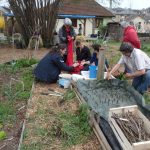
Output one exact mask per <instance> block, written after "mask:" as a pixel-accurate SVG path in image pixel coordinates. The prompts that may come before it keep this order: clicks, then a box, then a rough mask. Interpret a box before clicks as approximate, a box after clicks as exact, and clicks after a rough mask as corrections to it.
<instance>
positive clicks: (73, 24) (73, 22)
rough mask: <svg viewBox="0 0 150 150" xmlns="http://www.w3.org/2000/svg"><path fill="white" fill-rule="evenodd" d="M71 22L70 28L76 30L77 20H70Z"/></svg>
mask: <svg viewBox="0 0 150 150" xmlns="http://www.w3.org/2000/svg"><path fill="white" fill-rule="evenodd" d="M71 21H72V26H74V27H75V28H77V19H71Z"/></svg>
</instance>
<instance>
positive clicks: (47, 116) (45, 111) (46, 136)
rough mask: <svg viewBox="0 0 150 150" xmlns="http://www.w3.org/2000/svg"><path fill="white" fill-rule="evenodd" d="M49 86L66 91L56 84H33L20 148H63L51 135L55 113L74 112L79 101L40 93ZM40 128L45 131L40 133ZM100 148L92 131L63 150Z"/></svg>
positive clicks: (94, 149) (46, 90)
mask: <svg viewBox="0 0 150 150" xmlns="http://www.w3.org/2000/svg"><path fill="white" fill-rule="evenodd" d="M49 88H50V89H55V90H57V91H59V92H61V93H65V92H66V90H65V89H62V88H60V87H59V86H58V85H57V84H50V85H45V84H43V83H37V84H35V88H34V89H33V96H32V99H31V101H30V104H29V108H28V110H27V116H28V118H27V122H26V129H25V135H24V139H23V144H22V149H28V148H29V147H30V148H33V149H36V148H37V147H39V148H40V149H43V150H49V149H55V150H63V149H64V147H63V142H62V140H61V139H60V137H59V136H56V137H52V136H51V133H50V132H51V128H52V126H54V125H55V124H56V123H57V121H56V120H57V119H56V116H57V114H59V113H62V112H63V113H65V112H69V113H75V112H76V110H77V109H78V108H79V102H78V99H77V98H75V99H74V100H72V101H71V102H69V101H68V102H63V101H62V98H61V97H57V96H47V95H42V94H40V93H43V92H48V89H49ZM56 125H57V124H56ZM41 129H42V130H43V129H45V131H43V133H42V132H41V133H40V130H41ZM44 132H45V133H44ZM36 146H37V147H36ZM100 149H101V148H100V144H99V142H98V140H97V138H96V136H95V135H94V134H93V133H92V135H91V136H90V137H88V138H87V140H86V142H84V143H82V144H78V145H75V146H71V147H66V148H65V150H100Z"/></svg>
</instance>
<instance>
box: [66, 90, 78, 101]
mask: <svg viewBox="0 0 150 150" xmlns="http://www.w3.org/2000/svg"><path fill="white" fill-rule="evenodd" d="M75 97H76V95H75V93H74V91H73V90H71V89H68V90H67V92H66V93H65V94H64V97H63V99H64V100H72V99H73V98H75Z"/></svg>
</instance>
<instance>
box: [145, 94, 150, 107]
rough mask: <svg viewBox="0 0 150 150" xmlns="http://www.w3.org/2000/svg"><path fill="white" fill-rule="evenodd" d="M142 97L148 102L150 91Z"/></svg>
mask: <svg viewBox="0 0 150 150" xmlns="http://www.w3.org/2000/svg"><path fill="white" fill-rule="evenodd" d="M144 99H145V103H146V104H150V92H145V93H144Z"/></svg>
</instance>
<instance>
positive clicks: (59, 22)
mask: <svg viewBox="0 0 150 150" xmlns="http://www.w3.org/2000/svg"><path fill="white" fill-rule="evenodd" d="M63 24H64V19H58V20H57V23H56V32H58V31H59V29H60V28H61V27H62V26H63ZM79 24H82V32H83V31H84V19H78V20H77V27H74V30H75V32H76V34H78V29H79ZM92 27H93V25H92V19H86V27H85V36H90V34H92ZM82 34H83V33H82Z"/></svg>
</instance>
